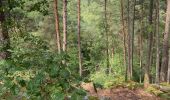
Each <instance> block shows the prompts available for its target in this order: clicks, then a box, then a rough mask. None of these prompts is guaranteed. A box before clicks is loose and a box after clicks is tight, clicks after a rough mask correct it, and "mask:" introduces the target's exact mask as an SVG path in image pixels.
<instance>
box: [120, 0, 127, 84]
mask: <svg viewBox="0 0 170 100" xmlns="http://www.w3.org/2000/svg"><path fill="white" fill-rule="evenodd" d="M123 2H124V1H123V0H121V1H120V4H121V22H122V33H123V52H124V68H125V69H126V70H125V80H126V81H127V67H128V66H127V54H126V52H127V48H126V30H125V21H124V3H123Z"/></svg>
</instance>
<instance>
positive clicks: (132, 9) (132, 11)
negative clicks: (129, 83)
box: [127, 0, 136, 80]
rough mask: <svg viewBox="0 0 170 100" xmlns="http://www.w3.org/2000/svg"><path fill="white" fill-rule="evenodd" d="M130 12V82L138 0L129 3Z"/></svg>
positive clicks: (128, 10) (128, 9) (131, 0)
mask: <svg viewBox="0 0 170 100" xmlns="http://www.w3.org/2000/svg"><path fill="white" fill-rule="evenodd" d="M127 3H128V4H127V6H128V8H127V12H128V24H127V25H128V71H127V72H128V73H127V75H128V80H131V79H132V73H133V72H132V70H133V47H134V21H135V5H136V0H128V1H127Z"/></svg>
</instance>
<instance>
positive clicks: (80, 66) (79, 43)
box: [77, 0, 82, 76]
mask: <svg viewBox="0 0 170 100" xmlns="http://www.w3.org/2000/svg"><path fill="white" fill-rule="evenodd" d="M77 2H78V3H77V7H78V25H77V28H78V52H79V53H78V55H79V74H80V76H82V55H81V40H80V10H81V9H80V0H78V1H77Z"/></svg>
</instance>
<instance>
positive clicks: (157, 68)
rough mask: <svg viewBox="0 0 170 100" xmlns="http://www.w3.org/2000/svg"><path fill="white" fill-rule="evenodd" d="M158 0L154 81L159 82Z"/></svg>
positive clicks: (157, 5)
mask: <svg viewBox="0 0 170 100" xmlns="http://www.w3.org/2000/svg"><path fill="white" fill-rule="evenodd" d="M159 41H160V35H159V0H156V78H155V79H156V80H155V82H156V83H159V68H160V67H159V66H160V48H159V44H160V43H159Z"/></svg>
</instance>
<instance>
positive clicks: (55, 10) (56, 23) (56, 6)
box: [54, 0, 61, 54]
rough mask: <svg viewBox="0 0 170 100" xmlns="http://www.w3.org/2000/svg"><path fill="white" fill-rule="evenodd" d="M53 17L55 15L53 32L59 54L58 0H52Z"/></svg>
mask: <svg viewBox="0 0 170 100" xmlns="http://www.w3.org/2000/svg"><path fill="white" fill-rule="evenodd" d="M54 15H55V30H56V37H57V49H58V53H59V54H60V53H61V40H60V30H59V15H58V0H54Z"/></svg>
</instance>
